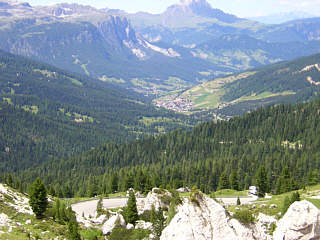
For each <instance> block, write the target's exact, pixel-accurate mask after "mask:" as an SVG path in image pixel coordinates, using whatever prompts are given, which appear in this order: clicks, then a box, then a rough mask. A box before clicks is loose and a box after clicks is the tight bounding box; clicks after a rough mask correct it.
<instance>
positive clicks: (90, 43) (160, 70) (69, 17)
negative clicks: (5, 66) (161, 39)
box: [0, 4, 224, 90]
mask: <svg viewBox="0 0 320 240" xmlns="http://www.w3.org/2000/svg"><path fill="white" fill-rule="evenodd" d="M11 7H12V8H13V9H11V10H6V11H7V12H8V13H10V14H11V15H12V16H10V17H2V18H1V17H0V22H1V23H2V26H3V27H2V28H1V29H0V48H1V49H4V50H6V51H9V52H12V53H15V54H21V55H24V56H27V57H31V58H33V59H36V60H40V61H44V62H47V63H50V64H53V65H55V66H57V67H60V68H64V69H67V70H69V71H74V72H78V73H85V74H87V75H89V76H91V77H96V78H99V79H101V80H102V81H113V82H116V83H118V84H122V85H125V86H126V87H130V88H139V87H140V86H139V85H138V84H136V81H135V79H137V78H138V79H139V80H144V81H147V82H152V83H153V85H155V86H158V85H159V86H162V85H163V86H165V87H172V86H174V87H175V85H174V84H170V81H169V80H170V78H172V77H175V78H179V79H180V80H181V81H184V82H183V83H184V84H186V85H188V84H193V83H195V82H197V79H201V78H203V76H201V74H199V72H201V71H207V70H208V69H212V71H216V70H219V71H223V69H224V68H223V69H221V68H220V67H217V66H214V65H213V64H211V63H210V62H207V61H204V60H201V59H200V60H199V59H197V58H195V57H193V55H192V54H191V53H190V52H189V51H188V50H187V49H184V48H182V47H175V46H173V45H172V44H171V45H170V44H166V47H162V46H160V45H158V44H154V43H150V42H148V41H147V40H145V39H144V38H143V37H142V36H141V35H139V34H138V33H136V32H135V30H134V29H133V28H132V27H131V24H130V23H129V21H128V20H127V19H126V18H125V17H123V16H118V15H110V14H108V13H104V12H103V11H102V10H101V11H100V10H97V9H93V8H89V9H88V10H87V11H85V10H84V9H85V7H83V6H79V5H74V4H73V5H57V6H55V7H44V8H42V7H35V8H33V7H25V8H23V11H22V13H23V14H21V13H20V14H19V12H18V13H17V11H15V8H14V7H15V6H11ZM195 62H197V63H198V64H194V63H195ZM159 66H161V67H159ZM190 66H193V68H192V69H191V68H190ZM150 88H151V87H150ZM158 88H161V87H158ZM162 90H163V89H162Z"/></svg>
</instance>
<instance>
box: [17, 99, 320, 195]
mask: <svg viewBox="0 0 320 240" xmlns="http://www.w3.org/2000/svg"><path fill="white" fill-rule="evenodd" d="M319 118H320V99H317V100H314V101H312V102H309V103H302V104H298V105H278V106H274V107H268V108H262V109H259V110H257V111H255V112H252V113H248V114H246V115H244V116H242V117H235V118H232V119H231V120H230V121H219V122H208V123H203V124H200V125H198V126H196V127H195V128H194V129H193V130H192V131H184V130H176V131H173V132H171V133H168V134H165V135H161V136H157V137H149V138H146V139H143V140H138V141H134V142H131V143H127V144H117V143H107V144H105V145H102V146H101V147H99V148H97V149H94V150H91V151H88V152H87V153H85V154H83V155H80V156H78V157H75V158H69V159H63V160H61V161H60V162H51V163H49V164H44V165H41V166H39V167H38V168H36V169H29V170H27V171H24V172H20V173H19V175H18V176H17V177H15V178H14V180H13V182H15V183H13V184H16V185H19V186H20V187H21V188H23V187H24V184H22V185H21V182H20V181H23V183H25V182H29V181H32V179H34V178H35V177H37V176H40V177H41V178H42V179H43V180H44V182H45V183H46V184H47V185H48V186H49V191H50V192H51V193H52V194H56V195H58V196H60V197H71V196H94V195H96V194H99V193H111V192H114V191H124V190H126V189H128V188H129V187H134V188H135V189H138V190H142V191H147V190H149V189H151V188H152V187H154V186H161V187H166V188H178V187H181V186H190V187H193V186H196V187H198V188H200V189H201V190H202V191H203V192H206V193H208V192H211V191H214V190H216V189H218V188H238V189H246V188H248V187H249V186H250V185H252V184H256V183H259V182H260V183H261V182H263V179H260V178H261V177H259V176H264V175H265V176H266V177H265V178H266V183H264V184H265V186H264V188H265V189H266V191H271V192H273V193H282V192H286V191H289V190H293V189H297V188H301V187H303V186H305V185H308V184H313V183H314V182H318V181H319V174H318V169H319V164H320V162H319V159H320V151H319V149H320V125H319ZM261 167H264V168H265V170H263V171H265V173H261Z"/></svg>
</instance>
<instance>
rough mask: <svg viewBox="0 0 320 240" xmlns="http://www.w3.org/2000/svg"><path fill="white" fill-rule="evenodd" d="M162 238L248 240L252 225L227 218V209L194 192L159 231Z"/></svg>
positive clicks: (251, 234) (176, 239) (251, 236)
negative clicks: (246, 225)
mask: <svg viewBox="0 0 320 240" xmlns="http://www.w3.org/2000/svg"><path fill="white" fill-rule="evenodd" d="M160 239H161V240H178V239H184V240H195V239H196V240H213V239H214V240H216V239H221V240H223V239H225V240H230V239H232V240H242V239H243V240H250V239H252V240H253V239H254V237H253V233H252V230H251V229H248V228H247V227H245V226H243V225H241V224H240V223H239V222H238V221H237V220H235V219H233V220H232V221H230V219H229V217H228V216H227V214H226V210H225V209H224V208H223V207H222V206H221V205H220V204H218V203H217V202H216V201H214V200H213V199H211V198H208V197H206V196H203V195H202V194H197V196H196V199H194V200H193V201H192V202H191V201H190V200H185V201H184V203H183V205H182V206H179V207H178V212H177V214H176V215H175V217H174V218H173V219H172V221H171V223H170V224H169V226H167V227H166V228H165V229H164V230H163V232H162V235H161V238H160Z"/></svg>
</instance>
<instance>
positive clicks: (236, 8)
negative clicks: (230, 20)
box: [25, 0, 320, 17]
mask: <svg viewBox="0 0 320 240" xmlns="http://www.w3.org/2000/svg"><path fill="white" fill-rule="evenodd" d="M25 1H27V2H29V3H30V4H31V5H33V6H36V5H52V4H56V3H62V2H69V3H78V4H84V5H91V6H94V7H96V8H106V7H108V8H114V9H121V10H125V11H127V12H130V13H132V12H138V11H145V12H150V13H161V12H163V11H165V9H166V8H167V7H168V6H170V5H172V4H175V3H177V2H179V0H25ZM207 1H208V2H209V3H210V4H211V6H212V7H214V8H219V9H221V10H223V11H224V12H227V13H231V14H235V15H237V16H239V17H256V16H264V15H270V14H275V13H280V12H291V11H299V12H301V11H303V12H307V13H309V14H311V15H315V16H318V15H319V14H320V0H207Z"/></svg>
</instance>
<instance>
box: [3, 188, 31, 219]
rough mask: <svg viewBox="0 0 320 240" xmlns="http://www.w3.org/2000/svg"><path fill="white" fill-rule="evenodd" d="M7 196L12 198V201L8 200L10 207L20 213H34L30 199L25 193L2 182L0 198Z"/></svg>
mask: <svg viewBox="0 0 320 240" xmlns="http://www.w3.org/2000/svg"><path fill="white" fill-rule="evenodd" d="M6 198H7V199H8V198H9V199H12V201H7V202H6V204H7V205H8V206H9V207H13V208H14V209H16V210H17V212H19V213H26V214H30V215H33V211H32V209H31V207H30V205H29V199H28V198H27V197H26V196H25V195H23V194H21V193H18V192H16V191H13V190H11V189H10V188H8V187H7V186H6V185H4V184H0V200H5V199H6Z"/></svg>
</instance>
